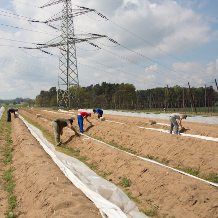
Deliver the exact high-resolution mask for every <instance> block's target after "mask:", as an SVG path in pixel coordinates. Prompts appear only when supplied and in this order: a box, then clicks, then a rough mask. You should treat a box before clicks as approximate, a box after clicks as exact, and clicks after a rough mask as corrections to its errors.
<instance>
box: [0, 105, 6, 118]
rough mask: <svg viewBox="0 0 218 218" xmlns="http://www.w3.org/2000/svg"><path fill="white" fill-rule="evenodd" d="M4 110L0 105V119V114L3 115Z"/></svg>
mask: <svg viewBox="0 0 218 218" xmlns="http://www.w3.org/2000/svg"><path fill="white" fill-rule="evenodd" d="M4 112H5V108H4V107H1V108H0V120H1V119H2V115H3V113H4Z"/></svg>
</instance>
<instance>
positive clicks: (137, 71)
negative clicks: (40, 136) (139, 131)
mask: <svg viewBox="0 0 218 218" xmlns="http://www.w3.org/2000/svg"><path fill="white" fill-rule="evenodd" d="M48 2H51V3H54V2H56V0H37V1H33V0H1V1H0V66H1V67H0V81H1V83H0V84H1V85H0V99H14V98H16V97H22V98H31V99H35V98H36V96H37V95H38V94H40V91H41V90H45V91H48V90H49V89H50V88H51V87H56V88H58V75H59V73H60V70H59V58H60V50H59V48H58V47H52V48H46V49H43V50H44V51H46V52H48V53H45V52H42V51H40V50H38V49H35V48H36V44H37V43H47V44H49V43H48V42H49V41H51V40H53V39H56V40H60V38H59V37H60V36H61V34H62V33H61V31H59V30H58V29H54V28H51V27H50V26H48V25H46V24H45V23H42V22H43V21H46V20H47V19H49V18H51V17H53V16H55V15H56V14H57V13H61V11H62V9H63V5H64V3H63V2H64V0H63V2H60V3H59V4H54V5H51V6H48V7H44V8H40V7H41V6H43V5H45V4H47V3H48ZM71 4H72V9H73V11H75V10H74V9H76V10H78V9H79V7H78V6H82V7H86V8H90V9H95V11H92V12H89V13H86V14H82V15H79V16H75V17H73V23H74V27H73V28H74V33H75V36H76V37H80V36H81V34H88V33H94V34H100V35H105V36H107V37H103V38H98V39H94V40H91V41H89V42H91V43H93V44H94V45H95V46H93V45H91V44H90V43H88V42H80V43H76V49H75V51H76V53H75V54H76V58H77V60H76V61H77V69H78V79H79V80H78V81H79V85H80V86H82V87H87V86H90V85H92V84H93V85H95V84H101V83H102V82H107V83H119V84H120V83H129V84H133V85H134V86H135V88H136V90H146V89H153V88H156V87H166V86H167V85H168V87H174V86H176V85H179V86H181V87H186V88H188V87H189V86H188V82H189V84H190V87H205V86H207V87H208V86H213V88H214V89H215V90H216V89H217V88H216V84H215V79H216V80H217V81H218V52H217V51H218V16H217V9H218V1H216V0H189V1H186V0H150V1H149V0H72V1H71ZM99 13H100V14H101V15H103V16H104V17H103V16H99V15H98V14H99ZM31 20H37V21H40V22H30V21H31ZM52 25H54V26H56V27H61V21H57V22H52ZM59 29H60V28H59ZM85 36H86V35H84V36H83V37H85ZM109 39H112V40H113V41H115V42H117V43H114V42H113V41H111V40H109ZM96 46H97V47H96ZM27 48H31V49H27Z"/></svg>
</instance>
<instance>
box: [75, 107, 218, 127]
mask: <svg viewBox="0 0 218 218" xmlns="http://www.w3.org/2000/svg"><path fill="white" fill-rule="evenodd" d="M78 111H86V112H93V110H92V109H79V110H78ZM180 113H183V112H180ZM104 114H112V115H122V116H130V117H146V118H152V119H161V120H164V119H166V120H169V116H170V114H169V113H158V114H155V113H144V112H140V111H138V112H123V111H114V110H104ZM186 121H188V122H196V123H208V124H218V117H216V116H208V117H203V116H199V115H192V116H191V117H189V116H188V117H187V118H186V119H185V120H182V122H186Z"/></svg>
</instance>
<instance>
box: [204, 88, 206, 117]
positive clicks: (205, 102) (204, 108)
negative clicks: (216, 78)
mask: <svg viewBox="0 0 218 218" xmlns="http://www.w3.org/2000/svg"><path fill="white" fill-rule="evenodd" d="M206 92H207V91H206V85H205V101H204V109H205V114H206V103H207V98H206V96H207V93H206Z"/></svg>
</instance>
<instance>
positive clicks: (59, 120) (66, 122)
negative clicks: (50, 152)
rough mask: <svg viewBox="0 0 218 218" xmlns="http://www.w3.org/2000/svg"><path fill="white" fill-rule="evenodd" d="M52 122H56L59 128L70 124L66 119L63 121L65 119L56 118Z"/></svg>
mask: <svg viewBox="0 0 218 218" xmlns="http://www.w3.org/2000/svg"><path fill="white" fill-rule="evenodd" d="M53 122H56V123H57V124H58V126H59V128H64V127H66V126H67V125H69V124H70V121H69V120H68V119H65V118H57V119H55V120H53Z"/></svg>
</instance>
